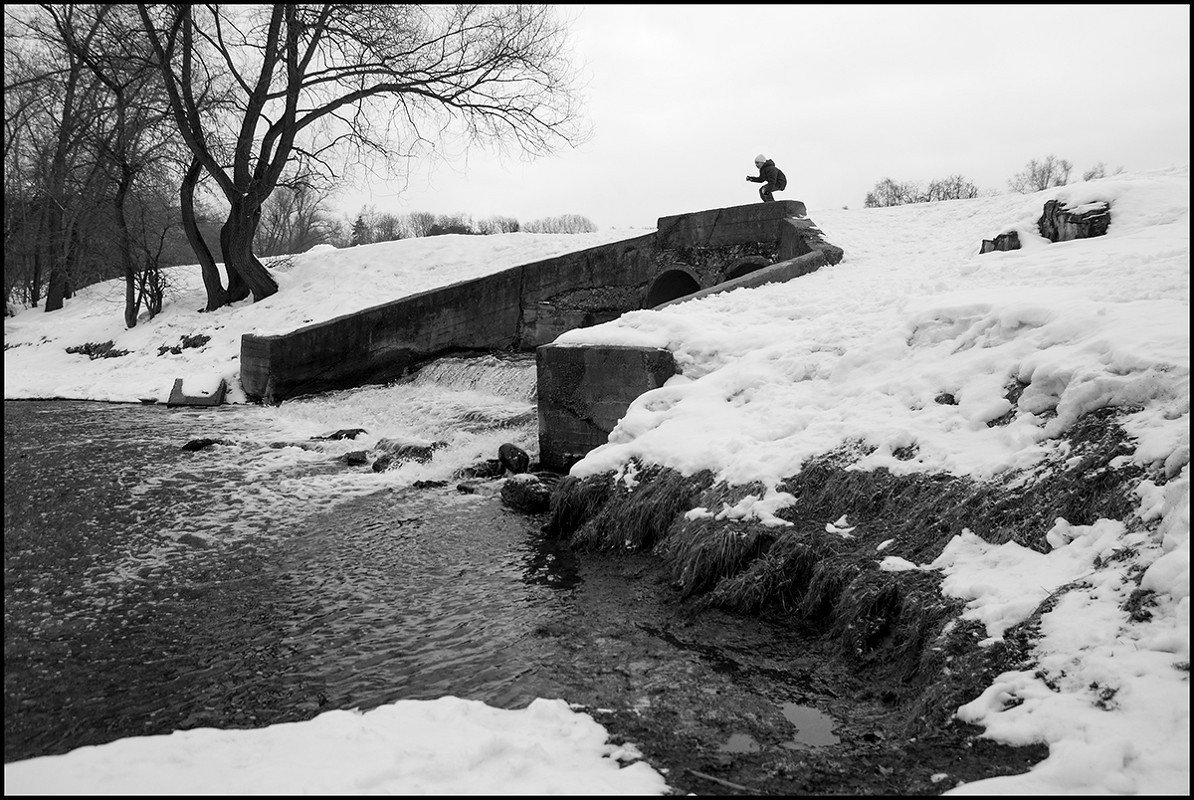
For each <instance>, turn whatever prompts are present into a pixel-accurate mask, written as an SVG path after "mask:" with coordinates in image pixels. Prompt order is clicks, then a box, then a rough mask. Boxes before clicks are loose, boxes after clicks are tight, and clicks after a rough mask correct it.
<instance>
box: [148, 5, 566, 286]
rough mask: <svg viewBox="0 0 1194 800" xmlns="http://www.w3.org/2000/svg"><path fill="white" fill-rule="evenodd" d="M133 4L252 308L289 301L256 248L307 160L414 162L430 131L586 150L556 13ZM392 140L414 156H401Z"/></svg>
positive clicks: (538, 149)
mask: <svg viewBox="0 0 1194 800" xmlns="http://www.w3.org/2000/svg"><path fill="white" fill-rule="evenodd" d="M137 8H138V11H139V13H140V17H141V20H142V27H143V29H144V32H145V34H146V35H147V36H148V38H149V41H150V44H151V45H152V48H153V50H154V52H155V53H156V55H157V59H158V63H159V65H160V68H161V73H162V77H163V80H164V83H165V87H166V90H167V92H168V95H169V97H170V102H171V108H172V111H173V114H174V117H175V120H176V122H177V124H178V127H179V129H180V130H181V131H182V133H183V137H184V139H185V140H186V142H187V145H188V146H189V147H190V148H191V150H192V152H193V153H194V154H195V156H196V158H197V159H198V160H199V161H200V163H201V164H202V165H203V168H204V169H205V170H206V171H207V172H208V173H209V174H210V175H211V176H212V178H213V180H214V181H215V183H216V184H217V185H218V186H219V188H220V190H221V191H222V192H223V194H224V196H225V197H226V199H227V201H228V203H229V206H230V210H229V214H228V220H227V222H225V224H224V228H223V230H222V231H221V237H220V239H221V241H220V244H221V249H222V250H223V253H224V263H225V267H226V269H227V270H228V272H229V285H230V289H229V291H230V297H231V299H233V300H236V299H240V298H239V297H238V296H237V295H238V293H239V292H240V291H242V290H241V289H239V288H237V289H234V288H233V284H234V281H233V273H235V274H236V275H237V276H239V278H240V279H243V281H244V284H245V285H246V286H247V290H248V291H251V292H252V294H253V298H254V300H260V299H262V298H263V297H268V296H269V295H271V294H273V293H274V292H276V291H277V283H276V282H275V281H274V280H273V278H272V277H271V276H270V274H269V272H268V271H267V270H266V269H265V267H264V266H263V265H262V264H261V262H260V261H258V259H257V257H256V256H255V255H254V253H253V240H254V235H255V233H256V230H257V227H258V225H259V222H260V218H261V212H262V206H263V204H264V203H265V201H266V199H267V198H268V197H269V196H270V194H271V193H272V192H273V191H274V189H275V188H276V186H277V185H278V182H279V180H280V179H281V177H282V176H283V175H284V174H285V173H286V171H287V167H288V165H289V164H290V163H291V162H292V161H293V160H295V159H297V158H303V159H305V160H307V161H308V162H309V163H311V164H317V165H319V166H320V167H322V168H323V169H324V170H325V171H327V172H328V173H332V172H333V167H332V165H331V162H330V160H329V159H330V156H331V151H332V149H333V148H335V147H337V146H339V145H341V144H347V145H350V146H354V147H356V148H358V149H359V150H360V151H361V152H371V153H374V154H385V153H387V152H388V151H391V150H394V151H397V152H400V153H402V154H403V155H407V156H410V155H414V154H416V153H417V152H421V146H422V145H424V144H426V143H432V144H433V143H434V141H433V140H432V139H429V138H427V135H426V132H429V131H434V132H435V137H436V138H438V139H443V138H445V137H448V136H451V135H454V134H459V135H461V136H463V137H465V138H466V140H467V141H470V142H478V143H481V144H485V145H495V146H498V147H502V146H505V145H509V144H513V145H515V146H517V148H518V149H519V150H521V152H522V153H523V154H524V155H527V156H532V157H533V156H538V155H544V154H546V153H550V152H553V151H554V150H555V149H556V148H557V147H558V146H560V145H565V144H575V143H577V142H579V141H581V140H582V139H583V138H584V133H583V131H582V130H581V128H580V116H579V110H578V106H577V105H576V95H575V86H574V83H573V81H574V75H573V71H572V69H571V65H570V62H569V60H568V57H567V54H568V52H569V51H568V48H567V42H566V30H565V27H564V25H563V24H562V23H561V22H559V21H558V20H557V18H556V11H555V9H554V8H553V7H551V6H491V5H458V6H450V7H449V6H423V5H393V4H376V5H371V4H368V5H348V4H321V5H297V4H273V5H265V6H230V5H166V6H161V5H147V4H138V5H137ZM202 53H210V54H213V55H214V57H215V58H218V60H219V69H220V71H222V72H224V73H225V74H227V76H228V78H229V80H230V82H231V85H232V87H233V88H234V89H235V90H237V95H236V98H237V102H236V116H237V120H236V123H237V124H235V125H234V126H233V128H234V130H233V131H232V133H233V137H232V138H233V139H234V141H235V146H234V150H233V153H232V156H231V160H230V163H228V164H225V163H222V162H221V160H220V159H219V158H218V152H217V148H215V147H214V146H213V144H212V141H211V140H212V135H213V134H212V132H211V131H209V130H207V128H206V127H205V126H204V125H203V124H202V119H201V115H200V114H199V112H198V109H197V107H196V98H195V97H194V96H193V93H192V87H193V86H195V85H196V84H197V82H202V81H201V80H200V79H212V78H214V77H215V75H216V71H215V62H212V63H211V64H208V62H207V61H206V60H205V57H204V56H202ZM316 133H318V134H319V136H318V137H316V136H313V135H312V134H316ZM316 138H318V139H319V141H320V142H322V143H323V145H322V146H316V145H315V144H314V142H315V140H316ZM396 138H397V139H400V140H401V141H402V142H404V143H405V144H404V145H403V146H399V147H397V148H395V147H393V144H394V141H395V139H396ZM245 295H247V292H246V293H245ZM245 295H241V296H245Z"/></svg>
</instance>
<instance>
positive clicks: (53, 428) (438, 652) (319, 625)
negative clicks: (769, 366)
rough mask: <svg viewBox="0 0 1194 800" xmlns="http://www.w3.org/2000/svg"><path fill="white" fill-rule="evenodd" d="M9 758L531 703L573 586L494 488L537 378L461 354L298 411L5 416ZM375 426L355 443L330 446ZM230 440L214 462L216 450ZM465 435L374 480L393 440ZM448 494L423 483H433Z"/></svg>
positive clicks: (8, 408)
mask: <svg viewBox="0 0 1194 800" xmlns="http://www.w3.org/2000/svg"><path fill="white" fill-rule="evenodd" d="M4 428H5V434H4V484H5V500H4V516H5V535H4V538H5V565H4V595H5V605H4V618H5V633H4V639H5V682H4V687H5V704H4V709H5V710H4V715H5V761H6V762H7V761H12V760H16V759H20V758H27V757H31V756H35V755H45V754H50V753H60V752H65V751H67V750H69V749H72V748H74V747H78V746H80V745H84V744H97V743H101V742H105V741H110V740H112V739H116V738H121V737H124V736H130V735H142V734H151V733H164V732H168V731H171V730H176V729H183V728H190V727H198V726H219V727H235V726H258V725H263V724H270V723H275V722H282V721H293V720H298V719H306V718H310V717H311V716H314V715H315V714H316V713H319V712H320V711H323V710H327V709H330V708H351V707H354V706H356V707H361V708H370V707H373V706H376V705H379V704H381V703H386V702H391V701H393V700H396V699H400V698H414V699H429V698H434V697H439V696H442V695H445V694H454V695H456V696H460V697H468V698H472V699H479V700H484V701H486V702H489V703H492V704H494V705H500V706H505V707H521V706H523V705H525V704H526V703H527V702H529V700H531V699H533V698H534V697H536V696H539V692H538V689H539V688H540V685H541V684H540V681H539V679H538V676H537V674H536V670H537V664H538V663H540V659H539V656H540V655H541V653H540V651H539V648H541V647H542V646H543V645H542V643H541V642H542V640H541V639H540V638H537V637H535V636H533V635H532V634H533V632H534V630H535V628H536V627H537V626H540V625H543V624H547V623H549V622H550V620H551V619H552V617H553V615H555V614H556V612H557V610H558V609H559V608H560V605H561V602H562V598H563V597H564V596H565V595H566V593H567V591H568V588H569V586H570V585H571V584H572V582H573V580H574V572H573V570H572V565H571V564H570V562H569V561H568V558H567V557H566V556H565V555H563V554H561V553H558V552H556V551H555V550H553V549H552V545H551V544H550V543H548V542H544V541H543V540H542V539H541V537H540V536H539V535H538V529H537V526H538V521H537V520H533V519H529V518H526V517H524V516H522V515H519V514H515V513H513V512H510V511H507V510H506V509H504V508H503V507H502V506H501V504H500V503H499V502H498V501H497V498H496V497H495V496H494V492H495V491H496V489H497V484H496V483H493V484H489V485H488V486H487V487H483V489H482V491H481V492H479V493H478V494H472V495H469V494H461V493H459V492H457V491H456V490H455V482H453V481H451V480H449V479H450V478H451V476H452V475H453V474H454V473H455V472H456V470H458V469H459V468H461V467H463V466H467V465H470V464H475V463H477V462H478V461H481V460H484V459H487V458H493V457H495V455H496V452H497V447H498V445H499V444H501V443H503V442H513V443H515V444H517V445H519V446H520V447H523V448H524V449H526V450H528V452H531V453H534V452H535V451H536V449H537V446H536V442H535V437H536V425H535V409H534V364H533V361H531V360H527V359H513V360H511V359H497V358H487V359H482V360H452V359H449V360H444V361H441V362H437V363H436V364H434V365H432V366H430V367H428V368H427V369H425V370H423V371H422V372H421V373H420V374H419V375H417V376H415V377H414V378H412V379H408V380H406V381H403V382H399V383H396V384H393V385H390V386H386V387H369V388H363V389H358V390H353V391H350V392H341V393H335V394H330V395H323V396H320V397H317V398H310V399H303V400H297V401H293V402H289V403H284V404H282V405H281V406H278V407H262V406H224V407H220V408H214V409H190V408H184V409H166V408H164V407H162V406H135V405H110V404H99V403H81V402H69V401H28V402H6V403H5V423H4ZM345 428H364V429H365V433H363V434H361V435H360V436H358V437H357V438H356V439H344V440H326V439H324V440H320V439H314V438H313V437H319V436H326V435H327V434H329V433H331V432H333V431H336V430H339V429H345ZM204 437H206V438H214V439H219V440H221V441H223V442H225V444H222V445H219V446H215V447H209V448H207V449H204V450H201V451H198V452H186V451H183V450H182V449H181V447H182V445H183V444H184V443H186V442H187V441H189V440H191V439H196V438H204ZM383 438H388V439H391V440H396V441H401V442H410V443H423V444H426V443H430V442H434V441H441V442H447V446H446V447H444V448H443V449H440V450H438V451H436V454H435V457H434V458H433V459H432V461H431V462H430V463H427V464H418V463H409V464H406V465H403V466H402V467H401V468H399V469H396V470H392V471H387V472H383V473H374V472H373V471H372V470H371V469H370V467H368V466H360V467H351V466H348V465H347V464H346V463H345V461H344V459H343V456H344V455H345V454H346V453H348V452H350V451H353V450H367V449H369V448H371V447H372V446H373V445H375V444H376V443H377V442H378V441H379V440H381V439H383ZM429 480H431V481H435V480H448V481H449V482H448V484H447V485H446V486H444V487H442V488H432V489H415V488H412V486H413V484H414V483H415V482H416V481H429Z"/></svg>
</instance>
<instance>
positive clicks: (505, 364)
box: [406, 354, 535, 402]
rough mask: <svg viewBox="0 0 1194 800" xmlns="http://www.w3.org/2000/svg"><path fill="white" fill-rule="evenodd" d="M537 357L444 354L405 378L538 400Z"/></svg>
mask: <svg viewBox="0 0 1194 800" xmlns="http://www.w3.org/2000/svg"><path fill="white" fill-rule="evenodd" d="M534 366H535V357H534V355H528V354H517V355H493V354H486V355H483V356H473V357H467V356H466V357H457V356H452V357H448V358H441V359H439V360H437V361H432V362H431V363H429V364H426V365H424V366H422V367H420V368H419V369H418V370H417V371H416V372H415V373H414V374H413V375H411V376H410V377H408V378H407V379H406V380H407V381H409V382H410V383H411V384H413V385H415V386H428V385H435V386H442V387H445V388H452V389H469V390H472V391H477V392H487V393H490V394H495V395H502V396H509V397H517V398H520V399H523V400H528V401H530V402H534V401H535V370H534Z"/></svg>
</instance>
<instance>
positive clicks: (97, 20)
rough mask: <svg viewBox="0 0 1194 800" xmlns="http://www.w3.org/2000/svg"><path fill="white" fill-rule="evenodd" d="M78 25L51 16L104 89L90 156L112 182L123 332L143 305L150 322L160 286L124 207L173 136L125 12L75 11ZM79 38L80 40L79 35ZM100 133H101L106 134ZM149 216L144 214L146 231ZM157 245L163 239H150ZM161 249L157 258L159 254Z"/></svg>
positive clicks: (144, 244) (116, 9)
mask: <svg viewBox="0 0 1194 800" xmlns="http://www.w3.org/2000/svg"><path fill="white" fill-rule="evenodd" d="M76 8H77V9H81V10H79V11H78V13H77V15H76V16H77V17H79V19H77V20H68V19H66V18H65V17H63V16H60V15H58V14H57V13H55V12H54V11H51V12H50V13H51V16H52V17H53V19H54V22H55V24H56V26H57V31H58V35H59V37H60V38H61V41H62V43H63V45H64V46H65V47H66V49H67V50H68V51H69V52H70V53H71V54H72V55H73V56H75V57H77V58H78V59H80V60H81V61H82V62H83V63H84V64H85V65H86V66H87V68H88V69H89V70H91V72H92V74H93V75H94V76H95V78H96V79H97V80H98V81H99V82H100V83H101V84H102V85H103V87H104V89H105V90H106V96H105V113H104V114H103V115H101V116H100V118H99V120H98V124H97V125H96V133H97V135H96V137H95V144H94V146H95V149H96V154H97V157H98V158H102V159H103V161H104V162H105V163H106V165H107V170H106V171H107V178H108V180H109V181H110V182H111V183H112V188H113V192H112V195H111V197H112V200H111V202H112V207H113V209H114V212H115V223H116V227H117V231H118V240H117V247H116V252H117V255H118V258H119V260H120V265H121V271H122V272H123V275H124V281H125V306H124V322H125V326H126V327H129V328H132V327H134V326H136V324H137V316H138V313H139V312H140V308H141V306H142V304H143V303H146V304H147V307H148V308H149V310H150V316H151V317H152V316H153V315H154V314H155V313H156V311H155V310H154V309H160V308H161V305H162V298H161V294H160V292H161V290H162V289H163V286H164V285H163V283H162V282H161V281H160V280H158V279H157V278H156V277H154V276H146V275H144V274H140V273H143V272H144V270H146V269H151V270H154V271H156V270H157V269H158V260H157V259H156V258H154V259H149V260H148V261H146V260H142V259H139V258H138V253H141V254H147V253H152V252H154V248H153V247H151V246H150V244H149V243H147V242H145V241H140V242H137V241H135V235H137V234H144V233H145V231H143V230H139V231H134V228H133V225H132V224H131V223H130V219H129V200H130V197H133V196H135V194H136V193H137V192H138V191H141V190H142V189H143V188H144V187H142V186H141V185H140V184H142V183H143V176H144V175H145V174H146V172H147V170H153V169H155V168H158V167H160V166H161V165H162V164H163V163H166V162H167V156H168V155H169V153H170V150H171V148H173V147H174V146H175V145H176V144H177V140H174V139H172V135H173V133H174V132H173V130H172V129H171V127H170V126H168V125H165V124H163V123H165V122H166V121H167V119H168V116H167V111H166V108H167V105H166V102H165V98H164V97H163V96H162V93H161V92H160V91H159V87H160V84H159V82H158V80H157V74H156V70H154V69H153V67H152V65H151V64H150V63H149V62H148V61H146V60H145V59H144V58H143V55H144V54H143V53H142V52H140V51H139V50H138V49H137V45H138V43H139V40H136V39H133V38H132V37H130V35H129V34H130V32H131V31H132V30H133V29H134V27H133V24H134V23H133V20H132V19H131V18H129V15H128V11H129V9H128V7H127V6H117V5H112V4H107V5H93V6H81V7H76ZM80 33H83V34H84V35H85V38H83V37H81V36H80ZM105 128H106V130H105ZM147 219H148V218H147V216H146V215H144V214H142V216H141V219H140V223H141V226H144V225H145V223H146V221H147ZM153 238H156V239H157V240H158V241H159V243H160V242H162V241H163V240H164V238H165V235H164V232H161V233H159V234H158V235H156V236H153ZM162 247H163V245H161V244H159V246H158V247H157V248H156V251H157V252H158V253H159V254H160V252H161V250H162ZM147 293H149V294H150V295H153V296H149V297H147V296H146V295H147Z"/></svg>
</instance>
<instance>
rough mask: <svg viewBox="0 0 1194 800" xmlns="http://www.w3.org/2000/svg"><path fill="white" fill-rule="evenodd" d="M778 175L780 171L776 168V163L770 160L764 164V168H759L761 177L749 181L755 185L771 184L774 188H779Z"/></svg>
mask: <svg viewBox="0 0 1194 800" xmlns="http://www.w3.org/2000/svg"><path fill="white" fill-rule="evenodd" d="M778 175H779V170H778V169H777V168H776V166H775V162H774V161H772V160H771V159H770V158H769V159H767V160H766V161H764V162H763V166H761V167H759V177H757V178H750V177H748V178H747V180H749V181H752V182H753V183H769V184H771V185H772V186H778V185H779V184H778V183H777V181H778Z"/></svg>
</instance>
